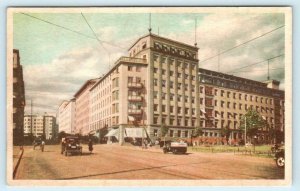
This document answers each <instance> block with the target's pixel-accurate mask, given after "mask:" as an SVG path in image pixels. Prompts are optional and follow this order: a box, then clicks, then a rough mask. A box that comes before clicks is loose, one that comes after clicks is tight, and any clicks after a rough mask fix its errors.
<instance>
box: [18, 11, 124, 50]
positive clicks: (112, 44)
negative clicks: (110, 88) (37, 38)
mask: <svg viewBox="0 0 300 191" xmlns="http://www.w3.org/2000/svg"><path fill="white" fill-rule="evenodd" d="M21 14H23V15H25V16H28V17H31V18H33V19H36V20H39V21H41V22H44V23H47V24H50V25H53V26H56V27H58V28H62V29H64V30H67V31H69V32H73V33H76V34H78V35H80V36H83V37H86V38H89V39H94V40H95V39H96V38H95V37H93V36H90V35H87V34H84V33H81V32H78V31H75V30H73V29H70V28H67V27H64V26H62V25H58V24H55V23H53V22H50V21H47V20H45V19H41V18H39V17H35V16H33V15H30V14H27V13H21ZM96 40H97V39H96ZM100 41H101V42H102V43H105V44H108V45H110V46H114V47H117V48H119V49H121V50H126V48H124V47H121V46H119V45H116V44H114V43H112V42H108V41H103V40H100Z"/></svg>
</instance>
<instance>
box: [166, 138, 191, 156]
mask: <svg viewBox="0 0 300 191" xmlns="http://www.w3.org/2000/svg"><path fill="white" fill-rule="evenodd" d="M186 151H187V143H185V142H183V141H166V142H165V144H164V146H163V152H164V153H168V152H172V153H174V154H179V153H181V154H185V153H186Z"/></svg>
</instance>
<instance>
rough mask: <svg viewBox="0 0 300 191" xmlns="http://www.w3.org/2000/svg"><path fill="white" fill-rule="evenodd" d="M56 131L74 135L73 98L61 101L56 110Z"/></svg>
mask: <svg viewBox="0 0 300 191" xmlns="http://www.w3.org/2000/svg"><path fill="white" fill-rule="evenodd" d="M58 131H59V132H62V131H64V132H65V133H69V134H73V133H75V98H73V99H71V100H69V101H63V102H62V103H61V105H60V106H59V109H58Z"/></svg>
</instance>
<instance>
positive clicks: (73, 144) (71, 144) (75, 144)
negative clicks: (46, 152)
mask: <svg viewBox="0 0 300 191" xmlns="http://www.w3.org/2000/svg"><path fill="white" fill-rule="evenodd" d="M63 152H64V154H65V156H68V154H80V155H82V146H81V145H80V142H79V138H78V137H76V136H67V137H66V138H65V147H64V151H63Z"/></svg>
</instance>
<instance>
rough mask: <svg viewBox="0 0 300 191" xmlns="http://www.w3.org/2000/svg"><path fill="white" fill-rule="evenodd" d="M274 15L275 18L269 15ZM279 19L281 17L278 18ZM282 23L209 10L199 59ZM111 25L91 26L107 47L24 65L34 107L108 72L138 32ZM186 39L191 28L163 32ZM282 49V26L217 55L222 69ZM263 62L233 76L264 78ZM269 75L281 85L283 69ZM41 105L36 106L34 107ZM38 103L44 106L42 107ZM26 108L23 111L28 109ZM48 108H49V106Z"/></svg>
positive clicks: (279, 62) (275, 63)
mask: <svg viewBox="0 0 300 191" xmlns="http://www.w3.org/2000/svg"><path fill="white" fill-rule="evenodd" d="M273 17H275V19H274V18H273ZM283 20H284V18H283ZM189 24H191V22H190V21H187V20H185V21H183V22H182V23H180V24H179V26H184V25H189ZM282 24H284V23H283V21H282V18H281V17H279V16H274V15H268V14H261V15H249V14H239V15H237V14H210V15H207V16H205V17H204V19H203V20H202V21H201V22H199V24H198V28H197V43H198V47H199V49H200V50H199V60H200V62H201V61H202V60H204V59H206V58H209V57H211V56H214V55H216V54H217V53H218V51H223V50H226V49H229V48H231V47H233V46H236V45H238V44H240V43H243V42H245V41H247V40H249V39H251V38H254V37H256V36H259V35H261V34H263V33H265V32H267V31H270V30H272V29H274V28H276V27H278V26H280V25H282ZM118 30H121V29H117V28H116V27H105V28H100V29H99V30H97V31H96V33H97V35H98V36H99V38H100V39H103V40H105V41H107V42H112V43H103V45H104V46H105V47H106V49H107V50H108V51H109V52H110V59H109V57H108V54H107V52H106V51H105V50H104V49H103V47H102V46H101V45H100V44H97V43H93V45H91V46H85V47H77V48H74V49H72V50H70V51H68V52H64V53H62V54H61V55H60V56H59V57H57V58H55V59H54V60H52V62H51V63H49V64H40V65H26V66H24V78H25V83H26V84H25V86H26V87H25V88H26V90H27V89H28V90H27V91H26V97H27V98H32V99H33V100H34V103H36V105H37V106H36V111H37V112H45V111H47V110H48V111H50V110H51V109H49V108H53V106H57V107H58V106H59V104H60V102H61V101H62V100H64V99H70V98H72V96H73V95H74V94H75V92H76V91H77V90H78V89H79V87H81V85H82V84H83V83H84V82H85V81H86V80H88V79H91V78H97V77H99V76H101V75H102V74H104V73H105V72H107V71H108V69H109V65H108V63H110V65H111V66H112V65H113V64H114V62H115V61H116V60H117V59H118V58H119V57H120V56H122V55H127V49H126V50H122V49H121V48H117V47H115V45H117V46H120V47H123V48H128V47H129V46H130V45H131V44H132V43H133V42H134V41H135V40H136V39H138V37H139V35H138V34H137V35H134V36H129V37H127V38H123V39H121V40H120V39H115V36H116V35H117V33H118ZM166 37H168V38H171V39H176V40H177V41H181V42H185V43H187V44H194V31H193V30H191V31H189V32H185V33H183V32H182V33H180V32H176V33H175V32H172V33H170V34H168V36H166ZM282 52H284V29H279V30H278V31H276V32H273V33H272V34H270V35H266V36H265V37H263V38H261V39H259V40H256V41H253V42H251V43H248V44H247V45H244V46H241V47H240V48H237V49H234V50H232V51H230V52H228V53H225V54H223V55H221V56H220V63H221V66H220V69H221V72H227V71H230V70H235V69H237V68H240V67H243V66H247V65H249V64H252V63H255V62H259V61H262V60H265V59H267V58H270V57H273V56H276V55H278V54H281V53H282ZM217 60H218V59H217V58H214V59H210V60H208V61H206V62H203V63H200V64H199V66H200V67H203V68H207V69H211V70H217ZM283 61H284V59H283V58H282V57H281V58H278V59H274V60H272V61H271V62H270V68H279V67H282V68H283V67H284V62H283ZM264 69H266V63H262V64H259V65H257V66H255V67H249V68H245V69H243V70H241V71H246V72H241V73H234V75H237V76H241V77H247V78H250V79H253V80H264V79H266V73H267V72H266V71H265V70H264ZM271 77H272V78H275V79H277V80H280V81H281V83H282V84H281V86H280V88H281V89H284V70H272V71H271ZM38 105H41V106H38ZM42 105H48V106H49V108H48V109H47V107H42ZM28 108H29V107H27V111H28ZM51 111H52V110H51Z"/></svg>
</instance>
